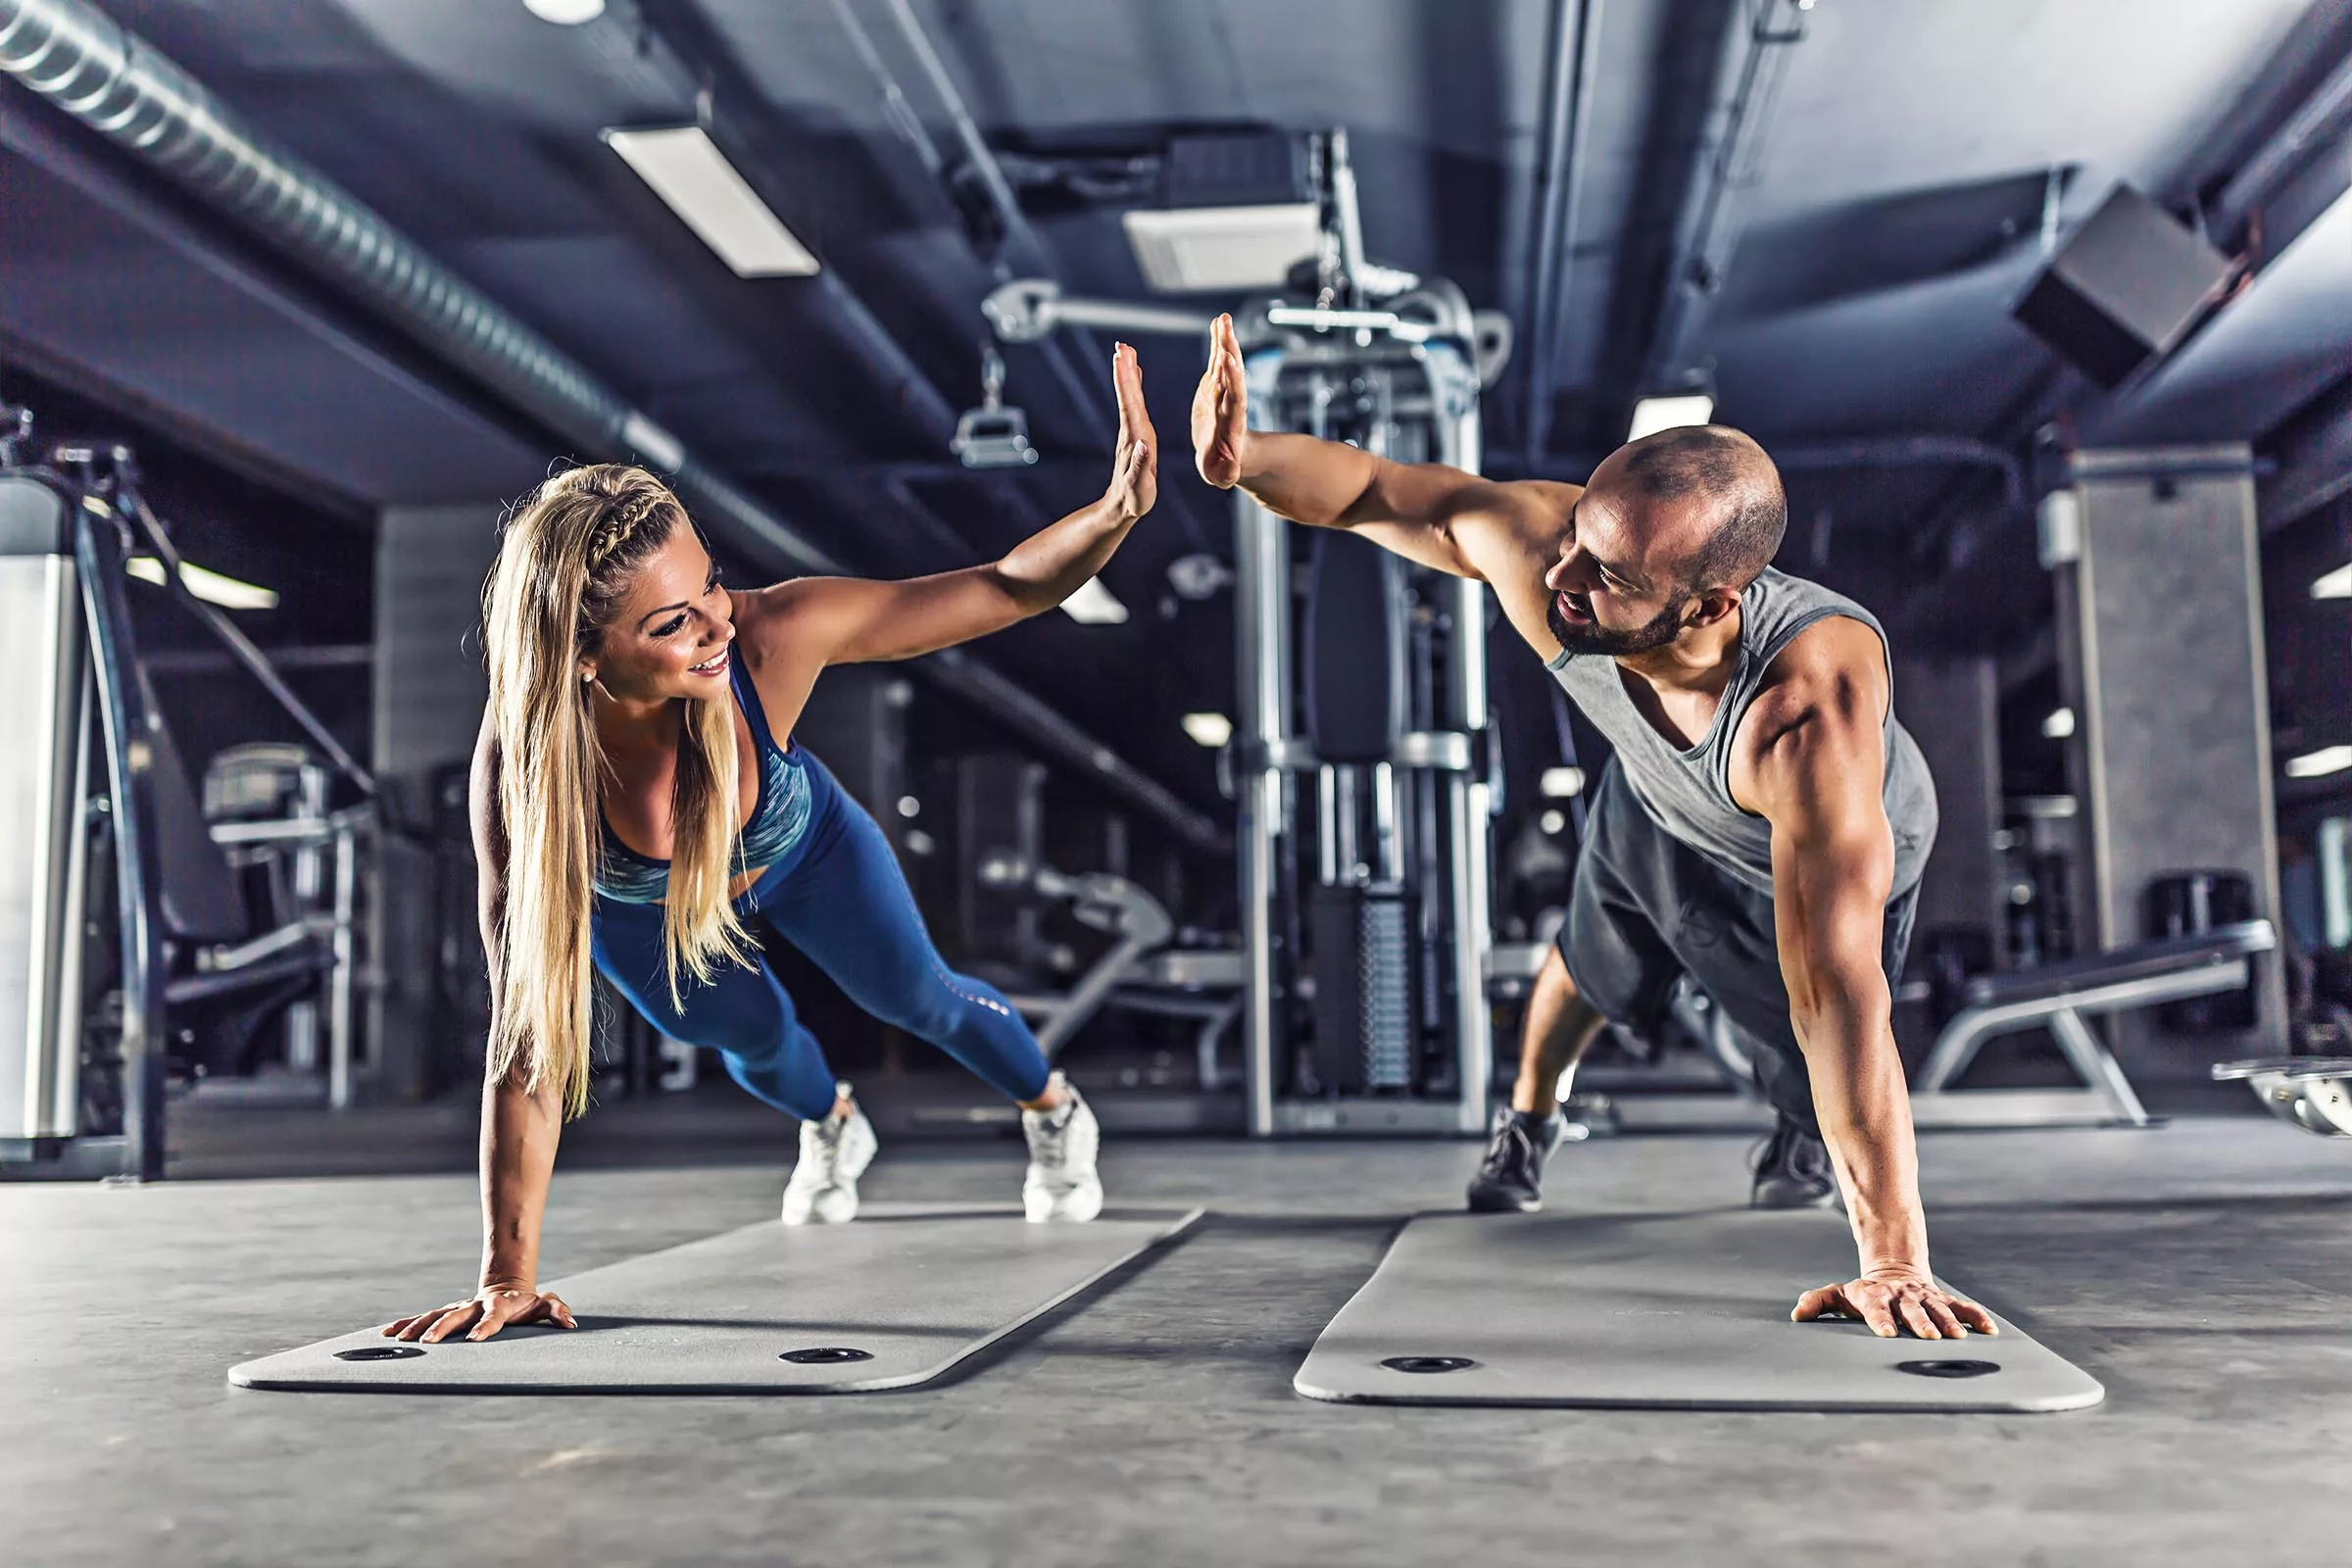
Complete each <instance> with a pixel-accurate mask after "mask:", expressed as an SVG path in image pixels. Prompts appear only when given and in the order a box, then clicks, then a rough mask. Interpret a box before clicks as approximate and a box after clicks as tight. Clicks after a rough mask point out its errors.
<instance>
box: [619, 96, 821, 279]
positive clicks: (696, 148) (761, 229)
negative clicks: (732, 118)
mask: <svg viewBox="0 0 2352 1568" xmlns="http://www.w3.org/2000/svg"><path fill="white" fill-rule="evenodd" d="M605 145H607V146H609V147H611V148H612V149H613V151H614V152H616V153H618V154H620V156H621V158H622V160H623V161H624V162H626V163H627V164H628V166H629V167H630V168H631V169H634V170H635V171H637V173H638V176H639V177H640V178H642V179H643V180H644V181H645V182H646V183H647V184H648V185H651V186H652V187H653V188H654V194H655V195H657V196H659V197H661V198H662V200H663V201H665V202H667V203H668V204H669V210H670V211H671V212H673V213H675V214H677V215H678V217H679V219H680V220H681V221H684V223H685V224H686V226H687V227H688V228H691V229H693V230H694V231H695V233H696V234H697V235H699V236H701V238H702V241H703V243H704V244H706V245H708V246H710V247H711V249H712V250H714V251H716V252H717V253H718V259H719V260H720V261H722V262H725V263H726V264H727V266H728V267H729V268H730V269H731V270H733V271H734V273H735V275H736V276H738V277H810V276H813V275H814V274H815V272H816V270H817V262H816V258H815V257H814V256H813V255H811V254H810V253H809V247H808V246H806V245H804V244H802V243H801V241H800V238H799V236H798V235H796V234H794V233H793V231H792V230H791V229H789V228H786V227H785V226H784V221H783V220H782V219H780V218H778V217H777V216H776V215H775V214H774V213H772V212H770V211H768V206H767V203H765V202H763V201H761V200H760V193H759V192H758V191H755V190H754V189H752V187H751V185H750V183H749V182H748V181H747V180H745V179H744V177H743V175H742V174H741V173H739V172H736V169H735V166H734V165H733V164H731V163H729V162H727V155H726V154H725V153H722V152H720V151H719V150H718V144H717V143H716V142H714V141H712V140H711V137H710V135H709V133H708V132H706V131H705V130H704V129H703V127H702V126H700V125H676V126H671V127H669V128H667V129H663V130H608V131H606V132H605Z"/></svg>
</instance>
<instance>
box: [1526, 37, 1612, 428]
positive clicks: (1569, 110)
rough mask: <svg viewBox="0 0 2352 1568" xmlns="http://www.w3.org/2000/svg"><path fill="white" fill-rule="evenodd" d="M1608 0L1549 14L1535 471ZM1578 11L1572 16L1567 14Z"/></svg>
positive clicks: (1569, 276)
mask: <svg viewBox="0 0 2352 1568" xmlns="http://www.w3.org/2000/svg"><path fill="white" fill-rule="evenodd" d="M1601 3H1602V0H1556V3H1555V4H1554V5H1553V7H1552V14H1551V65H1550V72H1549V76H1548V87H1549V90H1548V91H1547V92H1546V93H1545V95H1544V132H1543V138H1544V153H1543V157H1544V169H1543V174H1542V178H1541V180H1540V182H1539V184H1538V187H1537V192H1536V259H1535V266H1534V268H1533V269H1532V272H1533V275H1532V277H1531V279H1530V281H1529V285H1528V294H1527V305H1526V309H1525V310H1524V311H1523V312H1522V313H1521V317H1520V319H1522V320H1524V321H1526V322H1527V325H1528V335H1529V337H1530V338H1531V339H1532V340H1533V341H1532V342H1531V343H1530V344H1529V354H1528V361H1527V414H1526V439H1525V440H1524V441H1523V442H1522V443H1521V445H1522V448H1523V459H1522V460H1523V461H1524V462H1525V463H1526V464H1527V466H1529V467H1531V468H1532V467H1535V466H1539V465H1540V464H1542V463H1543V462H1544V458H1545V456H1546V455H1547V452H1548V449H1549V447H1550V445H1551V405H1552V399H1553V397H1554V396H1555V395H1556V392H1557V385H1558V379H1557V378H1558V374H1559V357H1560V319H1561V317H1562V316H1563V314H1564V313H1565V312H1566V309H1567V304H1568V301H1567V294H1568V289H1569V286H1570V284H1571V282H1572V281H1573V279H1574V276H1575V270H1576V224H1577V212H1578V209H1579V207H1581V206H1582V204H1583V197H1584V183H1585V170H1584V152H1585V148H1586V146H1587V144H1588V143H1589V142H1590V140H1591V123H1592V112H1593V70H1594V63H1595V60H1596V59H1597V56H1598V53H1599V51H1598V49H1597V48H1596V47H1595V45H1596V42H1597V40H1598V38H1599V34H1600V13H1601ZM1571 9H1573V10H1574V12H1575V15H1574V17H1573V18H1572V17H1571V16H1570V15H1569V13H1570V11H1571Z"/></svg>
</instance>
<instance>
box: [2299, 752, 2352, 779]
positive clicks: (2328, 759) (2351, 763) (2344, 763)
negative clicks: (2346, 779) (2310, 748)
mask: <svg viewBox="0 0 2352 1568" xmlns="http://www.w3.org/2000/svg"><path fill="white" fill-rule="evenodd" d="M2347 767H2352V746H2323V747H2321V748H2320V749H2319V750H2318V751H2316V752H2305V753H2304V754H2303V755H2302V756H2301V757H2290V758H2288V759H2287V762H2286V776H2287V777H2288V778H2320V777H2324V776H2325V775H2327V774H2329V773H2341V772H2342V771H2343V770H2344V769H2345V768H2347Z"/></svg>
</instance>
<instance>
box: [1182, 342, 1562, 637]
mask: <svg viewBox="0 0 2352 1568" xmlns="http://www.w3.org/2000/svg"><path fill="white" fill-rule="evenodd" d="M1243 375H1244V370H1243V365H1242V349H1241V343H1240V341H1239V339H1237V338H1236V337H1235V336H1234V331H1233V319H1232V318H1231V317H1229V316H1221V317H1219V318H1217V320H1216V325H1215V327H1214V329H1213V331H1212V333H1211V336H1210V342H1209V351H1208V367H1207V368H1206V369H1205V370H1204V371H1202V373H1201V385H1200V388H1199V390H1197V391H1196V392H1195V393H1194V394H1193V421H1192V422H1193V457H1194V464H1195V466H1197V467H1198V468H1199V469H1200V471H1201V478H1203V479H1206V480H1207V481H1208V482H1209V483H1210V484H1213V485H1215V486H1217V487H1218V488H1219V489H1228V490H1229V489H1234V488H1237V487H1238V488H1240V489H1243V490H1246V491H1248V492H1249V493H1250V495H1251V496H1252V497H1254V498H1255V499H1256V501H1257V502H1258V504H1259V505H1260V506H1262V507H1264V508H1265V509H1266V510H1267V511H1269V512H1272V513H1275V514H1276V515H1280V516H1285V517H1288V518H1290V519H1291V520H1292V521H1293V522H1302V523H1305V524H1307V525H1309V526H1310V527H1316V528H1345V529H1348V531H1349V532H1351V533H1354V534H1357V535H1359V536H1361V537H1363V538H1365V539H1369V540H1370V541H1372V542H1373V543H1374V544H1376V545H1379V546H1380V547H1381V548H1382V549H1384V550H1387V551H1389V552H1391V553H1392V554H1395V555H1398V556H1402V557H1403V558H1404V559H1405V560H1407V561H1410V562H1413V563H1414V564H1418V565H1423V566H1428V567H1431V568H1432V569H1434V570H1437V571H1443V572H1446V573H1448V574H1450V575H1452V576H1456V577H1469V578H1472V579H1474V580H1476V581H1479V582H1484V583H1487V584H1488V585H1490V586H1491V587H1493V588H1494V590H1495V597H1496V598H1497V599H1499V600H1500V601H1501V602H1502V608H1503V613H1505V614H1507V615H1509V616H1510V618H1511V624H1512V625H1514V626H1516V627H1517V628H1518V629H1519V632H1520V635H1522V636H1523V637H1525V638H1526V639H1527V640H1528V642H1529V643H1530V644H1531V645H1533V646H1534V647H1535V649H1536V651H1537V652H1538V653H1540V654H1542V655H1543V656H1544V658H1546V659H1548V658H1550V657H1551V656H1552V655H1554V654H1556V653H1558V652H1559V651H1560V645H1559V644H1558V643H1557V642H1556V641H1554V640H1553V638H1552V636H1551V632H1550V629H1549V626H1548V623H1547V622H1546V620H1545V618H1544V603H1545V601H1546V599H1547V597H1548V594H1547V592H1546V590H1545V589H1544V572H1545V571H1546V570H1547V569H1548V568H1549V567H1550V565H1551V564H1552V563H1553V562H1554V561H1555V560H1557V559H1558V557H1559V553H1560V543H1561V540H1562V538H1563V536H1564V534H1565V533H1566V530H1567V526H1568V515H1569V509H1570V508H1571V507H1572V506H1573V505H1574V504H1575V501H1576V497H1577V496H1578V494H1580V491H1579V489H1578V487H1577V486H1575V485H1568V484H1553V483H1550V482H1548V481H1544V480H1518V481H1513V482H1508V483H1505V482H1501V481H1497V480H1494V479H1483V478H1480V477H1479V476H1478V475H1477V474H1475V473H1470V472H1467V471H1466V470H1464V469H1461V468H1452V467H1447V466H1446V465H1444V464H1442V463H1409V464H1408V463H1397V462H1395V461H1393V460H1391V459H1388V458H1383V457H1377V456H1375V455H1373V454H1372V453H1369V452H1366V451H1364V450H1362V449H1361V448H1360V447H1351V446H1348V444H1346V443H1345V442H1341V441H1319V440H1317V439H1316V438H1314V437H1313V436H1306V435H1293V434H1288V433H1284V432H1280V431H1271V430H1252V429H1250V426H1249V407H1248V399H1249V394H1248V389H1247V388H1246V386H1245V385H1244V381H1243Z"/></svg>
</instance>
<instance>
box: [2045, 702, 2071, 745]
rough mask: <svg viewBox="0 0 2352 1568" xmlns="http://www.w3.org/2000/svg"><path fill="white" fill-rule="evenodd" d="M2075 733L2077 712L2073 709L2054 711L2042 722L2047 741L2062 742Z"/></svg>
mask: <svg viewBox="0 0 2352 1568" xmlns="http://www.w3.org/2000/svg"><path fill="white" fill-rule="evenodd" d="M2074 732H2075V711H2074V710H2073V709H2071V708H2057V709H2052V710H2051V711H2050V712H2049V713H2048V715H2047V716H2045V717H2044V718H2043V719H2042V721H2041V733H2042V737H2043V738H2044V739H2045V740H2053V741H2062V740H2065V739H2066V738H2067V737H2068V736H2069V735H2072V734H2073V733H2074Z"/></svg>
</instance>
